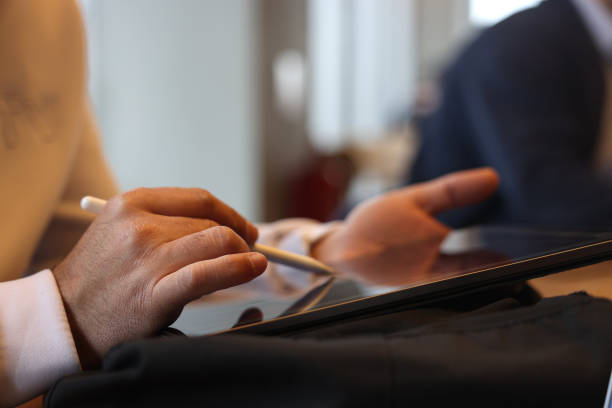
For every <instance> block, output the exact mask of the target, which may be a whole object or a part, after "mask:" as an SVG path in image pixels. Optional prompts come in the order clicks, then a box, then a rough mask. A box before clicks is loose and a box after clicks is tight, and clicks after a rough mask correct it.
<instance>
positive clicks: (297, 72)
mask: <svg viewBox="0 0 612 408" xmlns="http://www.w3.org/2000/svg"><path fill="white" fill-rule="evenodd" d="M81 3H82V7H83V12H84V15H85V20H86V26H87V27H86V28H87V33H88V41H89V63H90V66H89V70H90V94H91V98H92V101H93V105H94V109H95V111H96V113H97V117H98V122H99V126H100V130H101V133H102V136H103V137H102V138H103V143H104V148H105V151H106V154H107V158H108V160H109V162H110V164H111V167H112V168H113V170H114V171H115V174H116V176H117V179H118V181H119V184H120V186H121V188H122V189H124V190H125V189H131V188H134V187H138V186H164V185H175V186H197V187H202V188H206V189H208V190H210V191H211V192H213V193H214V194H215V195H217V196H218V197H220V198H221V199H223V200H225V201H226V202H228V203H229V204H230V205H232V206H233V207H235V208H236V209H238V210H239V211H241V212H242V213H243V214H245V215H246V216H247V217H249V218H250V219H252V220H255V221H271V220H275V219H278V218H283V217H288V216H304V217H311V218H316V219H319V220H326V219H328V218H329V217H332V216H333V215H334V214H335V213H337V211H338V208H339V207H342V206H347V205H350V204H351V203H355V202H358V201H360V200H363V199H365V198H367V197H369V196H371V195H373V194H376V193H379V192H381V191H384V190H386V189H389V188H391V187H393V186H395V185H397V184H398V183H399V182H400V180H402V179H404V178H405V177H406V175H407V174H406V172H407V169H408V168H409V167H410V166H409V165H410V162H411V160H412V158H413V156H414V153H415V151H416V149H417V147H418V143H419V136H418V134H417V132H416V131H415V126H414V124H415V123H418V120H419V117H420V116H422V115H423V114H425V113H427V112H429V111H431V110H432V109H433V108H435V106H436V103H437V100H438V90H437V84H436V80H437V79H438V77H439V74H440V70H441V69H442V68H443V67H444V66H445V65H446V64H447V63H448V61H449V60H450V59H452V58H453V55H454V54H455V53H456V52H458V51H459V49H460V48H461V46H462V45H463V44H464V43H465V42H466V41H467V40H468V39H469V38H470V37H471V36H473V35H474V34H475V33H477V32H478V30H480V29H482V28H483V27H486V26H488V25H491V24H494V23H496V22H497V21H499V20H501V19H503V18H504V17H506V16H508V15H509V14H511V13H514V12H516V11H518V10H520V9H522V8H525V7H529V6H532V5H535V3H536V1H531V0H497V1H490V0H175V1H167V0H104V1H99V0H82V1H81Z"/></svg>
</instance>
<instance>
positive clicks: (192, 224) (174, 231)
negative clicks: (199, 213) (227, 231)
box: [150, 214, 219, 242]
mask: <svg viewBox="0 0 612 408" xmlns="http://www.w3.org/2000/svg"><path fill="white" fill-rule="evenodd" d="M150 216H151V217H153V218H152V222H154V223H155V224H156V225H157V226H158V227H159V230H160V231H161V232H162V233H163V235H164V242H170V241H174V240H177V239H179V238H182V237H184V236H186V235H191V234H195V233H196V232H200V231H204V230H207V229H209V228H212V227H218V226H219V224H218V223H216V222H215V221H213V220H207V219H202V218H188V217H168V216H165V215H157V214H150Z"/></svg>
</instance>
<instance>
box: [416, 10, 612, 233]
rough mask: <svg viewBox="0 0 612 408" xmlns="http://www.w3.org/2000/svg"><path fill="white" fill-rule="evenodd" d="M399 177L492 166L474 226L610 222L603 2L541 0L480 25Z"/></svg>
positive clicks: (610, 71)
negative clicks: (492, 189) (490, 191)
mask: <svg viewBox="0 0 612 408" xmlns="http://www.w3.org/2000/svg"><path fill="white" fill-rule="evenodd" d="M421 133H422V145H421V147H420V151H419V153H418V154H417V159H416V161H415V163H414V165H413V168H412V171H411V176H410V180H409V181H410V182H421V181H425V180H430V179H433V178H435V177H437V176H439V175H442V174H445V173H448V172H451V171H457V170H462V169H468V168H473V167H478V166H491V167H493V168H495V169H496V170H497V171H498V172H499V174H500V176H501V182H500V188H499V190H498V192H497V193H496V194H495V195H494V196H493V197H492V198H491V199H490V200H488V201H486V202H484V203H482V204H480V205H478V206H472V207H469V208H465V209H459V210H456V211H451V212H449V213H447V214H444V215H443V216H442V217H440V219H441V220H442V221H444V222H446V223H448V224H449V225H451V226H453V227H461V226H464V225H468V224H473V223H504V224H521V225H531V226H538V227H549V228H556V229H562V228H566V229H610V227H612V211H611V210H610V209H611V208H612V1H611V0H546V1H544V2H542V3H541V4H540V5H539V6H537V7H535V8H531V9H527V10H524V11H521V12H519V13H517V14H515V15H513V16H511V17H509V18H508V19H506V20H504V21H502V22H500V23H498V24H496V25H495V26H493V27H491V28H488V29H486V30H484V31H483V32H482V33H481V34H480V35H478V37H477V38H476V39H475V40H474V41H473V42H471V44H469V45H468V46H467V47H466V48H465V50H463V52H461V54H460V55H459V56H458V58H456V60H455V61H454V62H453V63H452V64H451V65H450V67H449V68H448V70H447V71H446V74H445V75H444V78H443V82H442V101H441V104H440V105H439V107H438V108H437V110H435V111H434V112H433V113H432V114H431V115H430V116H429V117H427V118H426V119H425V121H424V123H423V125H422V128H421Z"/></svg>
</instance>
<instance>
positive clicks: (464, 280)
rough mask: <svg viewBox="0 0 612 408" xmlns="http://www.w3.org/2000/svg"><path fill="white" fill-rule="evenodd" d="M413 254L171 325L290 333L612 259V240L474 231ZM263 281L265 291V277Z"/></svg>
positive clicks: (251, 296) (192, 312) (189, 329)
mask: <svg viewBox="0 0 612 408" xmlns="http://www.w3.org/2000/svg"><path fill="white" fill-rule="evenodd" d="M414 250H415V248H405V249H403V250H402V253H396V254H390V256H389V257H388V258H389V259H390V260H391V259H392V260H393V263H390V264H386V265H380V264H371V265H369V264H367V262H365V263H363V265H360V266H359V267H356V268H354V269H351V271H350V272H347V273H344V274H340V275H339V276H329V277H325V276H324V277H320V276H319V277H314V276H311V275H309V274H308V272H294V274H295V273H297V274H302V275H300V277H301V278H302V282H303V284H302V288H301V290H298V291H294V293H292V294H291V295H289V296H287V295H278V294H276V293H275V292H274V291H270V290H267V291H266V290H261V291H260V292H258V291H257V290H255V291H247V292H245V293H248V295H244V294H242V295H240V296H237V295H235V294H234V295H231V294H230V295H229V296H225V297H224V294H223V293H220V294H215V295H214V296H213V297H215V296H216V297H217V298H219V297H221V299H222V300H221V301H219V300H216V301H214V300H213V299H212V298H211V299H207V298H206V297H204V298H203V299H202V300H201V301H198V302H196V303H194V304H192V305H189V306H187V307H186V308H185V310H184V311H183V313H182V314H181V316H180V317H179V319H178V320H177V321H176V322H175V324H174V325H173V327H176V328H178V329H179V330H182V331H183V332H185V333H186V334H188V335H203V334H219V333H228V332H236V333H253V334H264V335H289V334H291V333H296V332H298V331H303V330H308V329H309V328H312V327H316V326H319V325H322V324H330V323H334V322H339V321H342V320H348V319H355V318H362V317H365V316H370V315H376V314H383V313H389V312H391V311H397V310H402V309H407V308H413V307H420V306H425V305H427V304H428V303H432V302H437V301H441V300H444V299H449V298H452V297H455V296H463V295H466V294H469V293H474V292H479V291H485V290H489V289H492V288H495V287H501V286H503V285H508V284H512V283H517V282H521V281H526V280H528V279H532V278H536V277H539V276H543V275H547V274H551V273H556V272H560V271H564V270H568V269H573V268H576V267H580V266H584V265H588V264H592V263H597V262H601V261H604V260H608V259H612V234H610V233H589V232H563V231H543V230H535V229H521V228H507V227H475V228H469V229H464V230H456V231H453V232H452V233H451V234H449V235H448V237H447V238H446V240H444V241H443V242H442V244H433V245H432V247H430V248H428V247H426V246H425V247H423V246H421V247H419V248H418V253H415V252H414ZM411 251H412V252H411ZM258 279H262V281H261V282H260V286H262V285H263V286H265V279H266V278H265V277H262V278H258ZM254 283H255V287H257V282H254Z"/></svg>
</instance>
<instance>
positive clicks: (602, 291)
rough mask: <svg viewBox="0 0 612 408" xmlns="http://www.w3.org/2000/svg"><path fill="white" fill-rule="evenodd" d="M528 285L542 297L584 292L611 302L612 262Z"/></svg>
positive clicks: (561, 273) (575, 270)
mask: <svg viewBox="0 0 612 408" xmlns="http://www.w3.org/2000/svg"><path fill="white" fill-rule="evenodd" d="M529 283H530V284H531V285H532V286H533V287H534V288H535V289H536V290H537V291H538V292H539V293H540V295H542V296H543V297H550V296H559V295H567V294H569V293H573V292H576V291H581V290H584V291H585V292H587V293H588V294H589V295H591V296H597V297H604V298H608V299H611V300H612V261H606V262H601V263H598V264H594V265H589V266H585V267H582V268H578V269H572V270H569V271H566V272H560V273H556V274H552V275H547V276H544V277H541V278H537V279H532V280H530V281H529Z"/></svg>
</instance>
